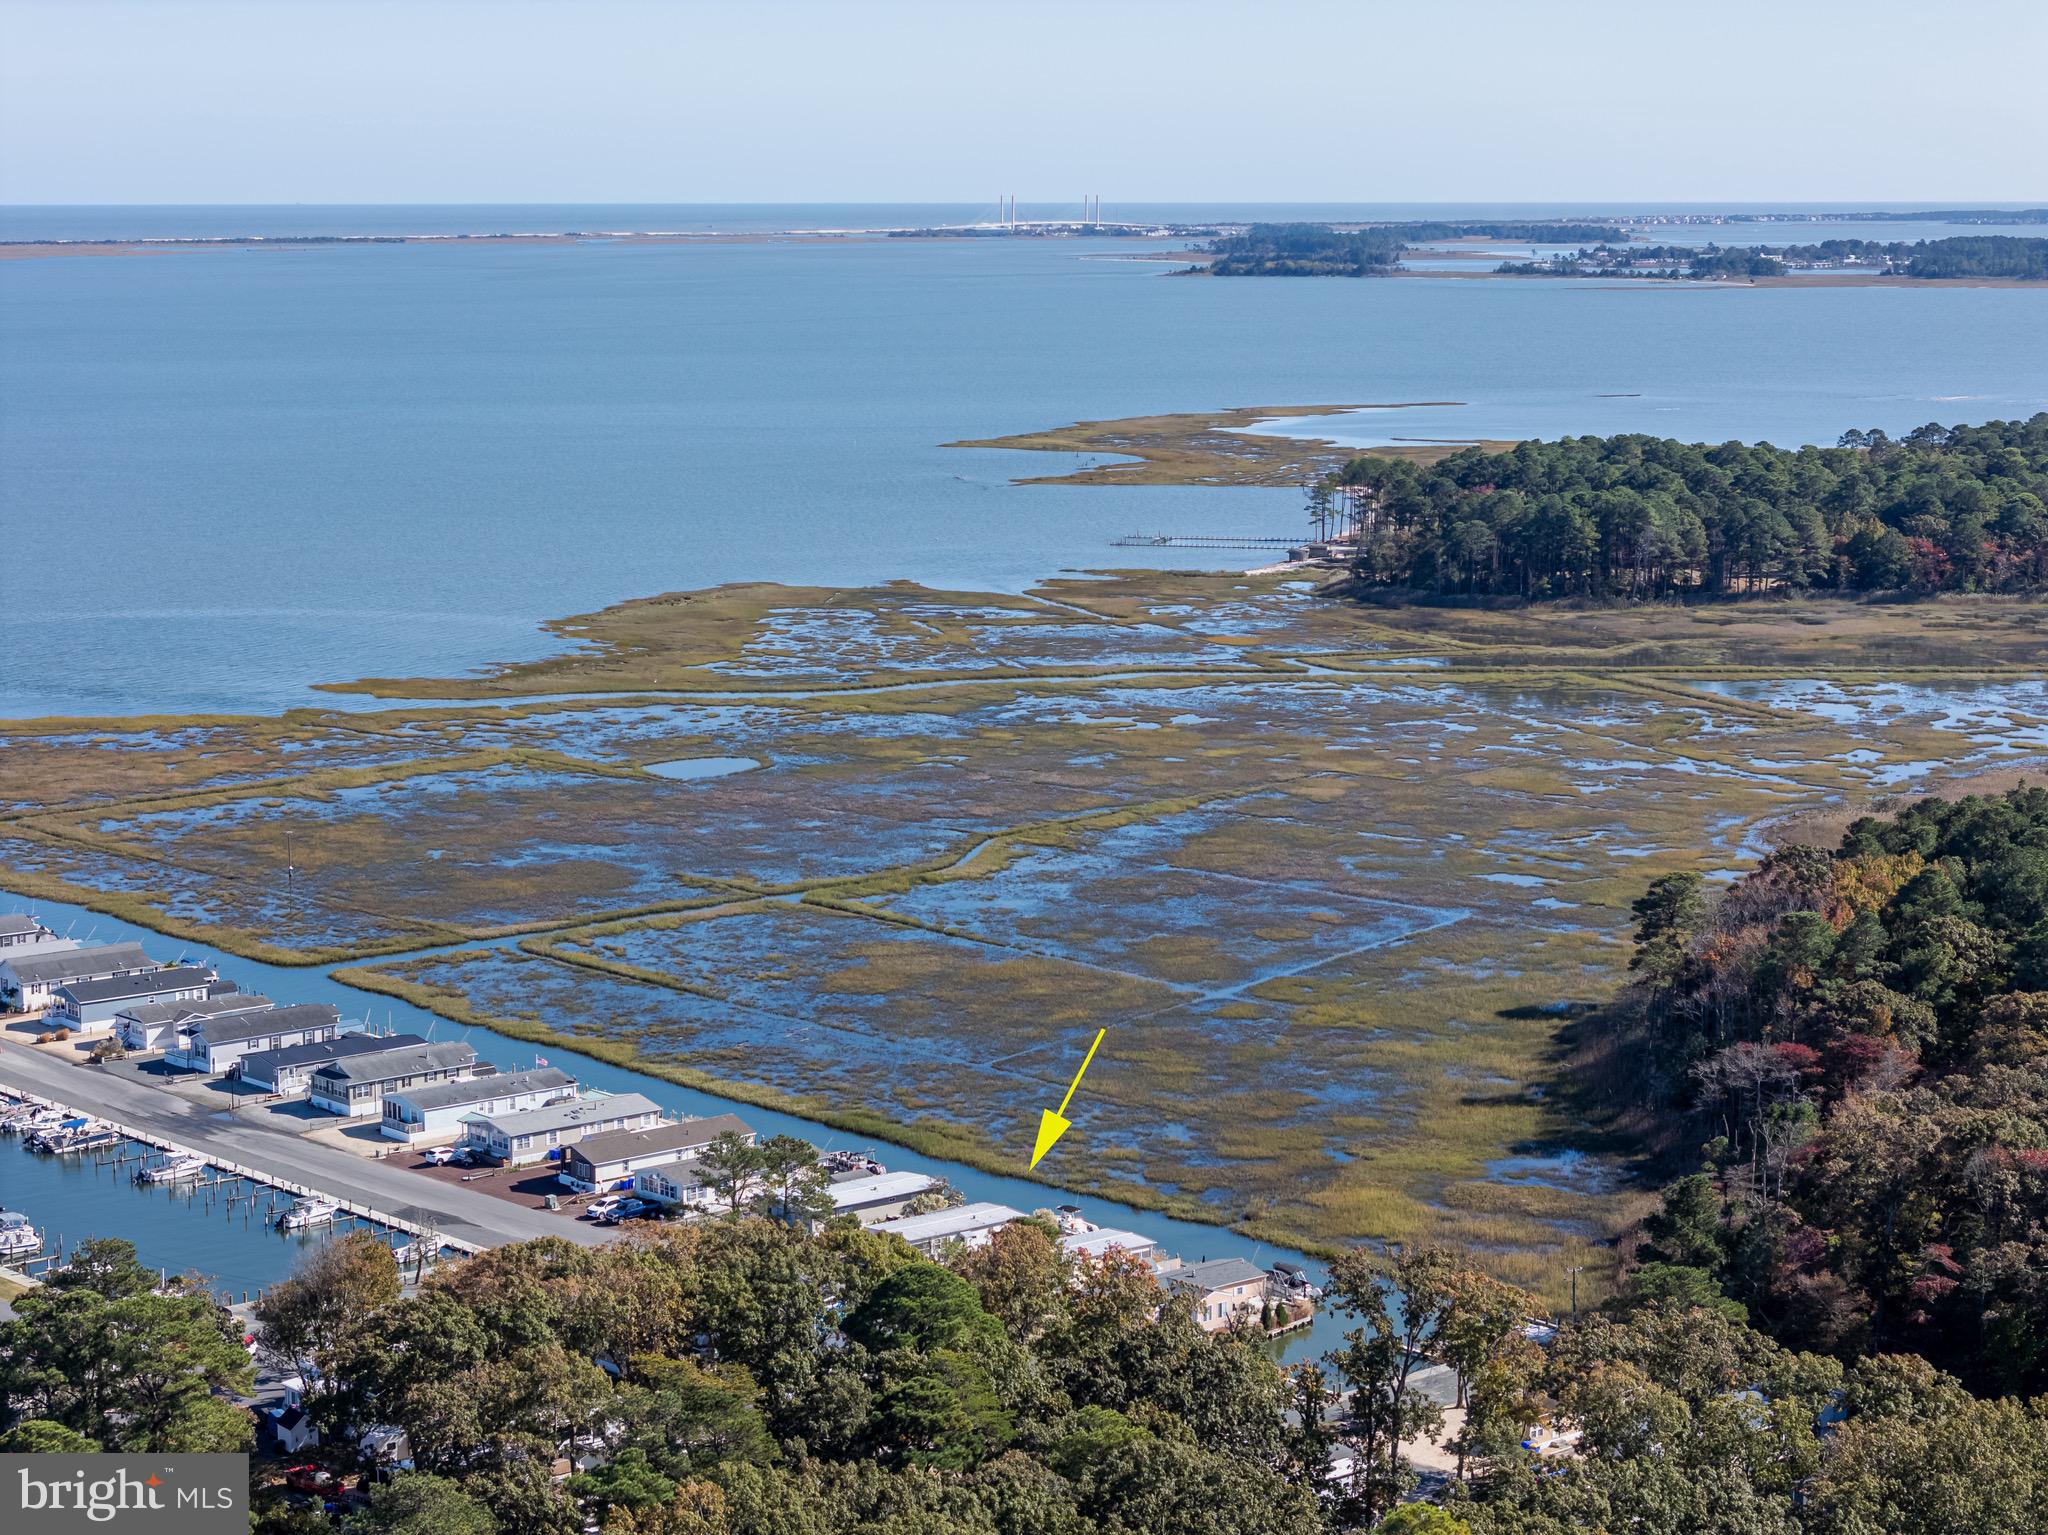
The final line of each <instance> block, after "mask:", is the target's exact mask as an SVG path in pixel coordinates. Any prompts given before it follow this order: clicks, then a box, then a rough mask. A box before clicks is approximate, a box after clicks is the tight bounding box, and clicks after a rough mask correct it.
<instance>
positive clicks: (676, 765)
mask: <svg viewBox="0 0 2048 1535" xmlns="http://www.w3.org/2000/svg"><path fill="white" fill-rule="evenodd" d="M760 765H761V764H760V762H759V761H758V760H757V759H755V758H753V757H677V758H675V759H673V760H672V761H669V762H643V763H642V764H641V765H640V767H641V771H642V772H647V773H652V774H653V775H654V776H655V777H656V778H681V779H686V780H687V779H696V778H726V777H730V776H731V775H732V774H734V773H746V772H750V771H752V770H753V769H754V768H757V767H759V766H760Z"/></svg>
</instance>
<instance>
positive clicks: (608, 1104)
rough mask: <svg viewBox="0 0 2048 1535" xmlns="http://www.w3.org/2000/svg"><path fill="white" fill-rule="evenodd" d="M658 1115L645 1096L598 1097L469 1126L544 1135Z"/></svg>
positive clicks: (481, 1117)
mask: <svg viewBox="0 0 2048 1535" xmlns="http://www.w3.org/2000/svg"><path fill="white" fill-rule="evenodd" d="M407 1096H408V1097H410V1096H411V1095H410V1094H407ZM414 1101H415V1102H417V1101H418V1100H417V1099H415V1100H414ZM660 1112H661V1105H660V1104H658V1103H656V1102H655V1101H654V1100H653V1099H652V1098H650V1097H648V1096H647V1095H646V1094H645V1093H601V1094H598V1095H596V1096H594V1097H590V1098H570V1099H566V1100H565V1101H563V1102H561V1103H544V1104H542V1105H541V1106H540V1107H539V1108H537V1109H509V1110H505V1111H502V1112H500V1113H496V1114H472V1115H470V1116H469V1122H470V1123H471V1124H486V1125H489V1126H490V1127H491V1128H492V1129H493V1130H496V1131H497V1132H498V1133H499V1134H500V1135H506V1136H512V1135H546V1134H547V1133H548V1132H549V1131H550V1130H567V1129H569V1128H570V1127H571V1126H574V1125H587V1124H593V1123H595V1124H602V1123H604V1122H605V1121H606V1120H608V1119H631V1118H634V1117H636V1116H638V1115H641V1114H659V1113H660Z"/></svg>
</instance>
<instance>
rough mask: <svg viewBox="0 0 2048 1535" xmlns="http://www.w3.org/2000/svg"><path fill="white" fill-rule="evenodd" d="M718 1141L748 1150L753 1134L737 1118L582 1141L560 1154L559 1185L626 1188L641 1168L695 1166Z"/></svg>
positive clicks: (717, 1117)
mask: <svg viewBox="0 0 2048 1535" xmlns="http://www.w3.org/2000/svg"><path fill="white" fill-rule="evenodd" d="M721 1135H737V1136H739V1137H740V1138H741V1139H743V1140H744V1141H746V1142H747V1144H748V1145H750V1146H751V1145H752V1144H753V1143H754V1140H755V1138H756V1137H755V1135H754V1132H753V1130H752V1128H751V1127H750V1126H749V1125H748V1124H747V1123H746V1121H745V1120H743V1119H741V1118H740V1117H739V1116H738V1115H737V1114H713V1115H711V1116H710V1117H709V1118H707V1119H679V1120H675V1121H673V1122H671V1123H668V1124H659V1125H655V1126H654V1127H652V1128H651V1129H647V1130H613V1131H610V1132H609V1133H607V1134H604V1135H586V1136H585V1137H584V1138H583V1139H582V1140H580V1141H578V1142H577V1143H576V1144H575V1145H573V1146H565V1147H563V1148H562V1168H561V1179H562V1181H563V1182H564V1183H566V1184H568V1185H569V1187H570V1188H572V1189H575V1190H577V1191H578V1192H579V1193H584V1194H595V1193H597V1192H598V1191H599V1190H601V1189H615V1188H625V1187H628V1186H630V1180H632V1179H633V1175H634V1174H635V1173H638V1172H639V1171H640V1170H641V1169H643V1168H648V1167H666V1166H668V1165H669V1164H670V1163H674V1162H690V1161H695V1160H696V1159H697V1158H698V1157H699V1156H701V1155H703V1152H704V1148H705V1147H706V1146H709V1145H710V1144H711V1143H712V1142H713V1141H715V1140H717V1139H718V1138H719V1137H720V1136H721Z"/></svg>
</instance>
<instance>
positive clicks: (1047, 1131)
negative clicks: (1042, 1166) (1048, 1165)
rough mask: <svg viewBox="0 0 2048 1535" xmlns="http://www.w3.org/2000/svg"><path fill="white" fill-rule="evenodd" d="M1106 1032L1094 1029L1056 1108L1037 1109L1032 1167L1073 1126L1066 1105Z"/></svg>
mask: <svg viewBox="0 0 2048 1535" xmlns="http://www.w3.org/2000/svg"><path fill="white" fill-rule="evenodd" d="M1108 1032H1109V1030H1107V1029H1097V1030H1096V1031H1095V1043H1094V1044H1092V1045H1090V1046H1089V1047H1088V1053H1087V1054H1086V1055H1084V1056H1082V1057H1081V1070H1080V1071H1077V1072H1075V1073H1074V1080H1073V1081H1072V1082H1070V1083H1068V1084H1067V1096H1066V1097H1064V1098H1062V1099H1060V1106H1059V1107H1058V1108H1057V1109H1040V1110H1039V1111H1038V1144H1037V1145H1036V1146H1033V1147H1032V1148H1031V1165H1032V1166H1033V1167H1036V1166H1037V1165H1038V1162H1039V1159H1040V1158H1041V1157H1043V1156H1044V1155H1045V1154H1046V1153H1047V1152H1048V1151H1050V1150H1052V1148H1053V1146H1054V1144H1055V1143H1056V1142H1057V1141H1058V1140H1059V1138H1060V1137H1061V1136H1063V1135H1065V1134H1066V1133H1067V1131H1068V1130H1070V1129H1072V1128H1073V1123H1074V1122H1073V1121H1072V1120H1071V1119H1068V1118H1067V1117H1066V1116H1067V1105H1068V1104H1070V1103H1072V1102H1073V1101H1074V1089H1075V1088H1077V1087H1079V1086H1080V1085H1081V1077H1082V1075H1083V1074H1084V1073H1085V1072H1086V1071H1087V1070H1088V1063H1089V1062H1090V1061H1092V1060H1094V1059H1095V1047H1096V1045H1100V1044H1101V1043H1102V1036H1103V1035H1104V1034H1107V1033H1108Z"/></svg>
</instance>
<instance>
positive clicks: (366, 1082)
mask: <svg viewBox="0 0 2048 1535" xmlns="http://www.w3.org/2000/svg"><path fill="white" fill-rule="evenodd" d="M477 1075H480V1073H479V1071H478V1069H477V1059H476V1051H474V1050H472V1049H471V1048H470V1047H469V1046H468V1045H465V1044H459V1043H456V1042H454V1041H450V1042H448V1043H446V1044H439V1045H401V1046H399V1047H398V1048H396V1049H392V1050H375V1051H369V1052H366V1053H364V1054H362V1055H356V1056H350V1057H348V1058H347V1059H345V1060H339V1061H329V1062H328V1063H327V1064H326V1065H325V1066H322V1067H321V1068H320V1069H319V1070H318V1071H316V1072H314V1073H313V1076H312V1080H311V1081H310V1082H309V1083H308V1084H307V1088H306V1101H307V1102H308V1103H310V1104H311V1105H312V1106H313V1107H314V1108H316V1109H321V1110H323V1111H325V1112H326V1113H329V1114H345V1115H347V1116H348V1117H349V1118H351V1119H361V1118H364V1117H365V1116H368V1115H371V1114H376V1113H379V1112H381V1108H382V1105H383V1102H384V1095H385V1094H386V1093H395V1092H403V1091H405V1089H407V1088H409V1087H425V1086H426V1085H427V1084H428V1083H430V1082H451V1081H454V1080H456V1079H457V1078H460V1077H472V1076H477Z"/></svg>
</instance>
